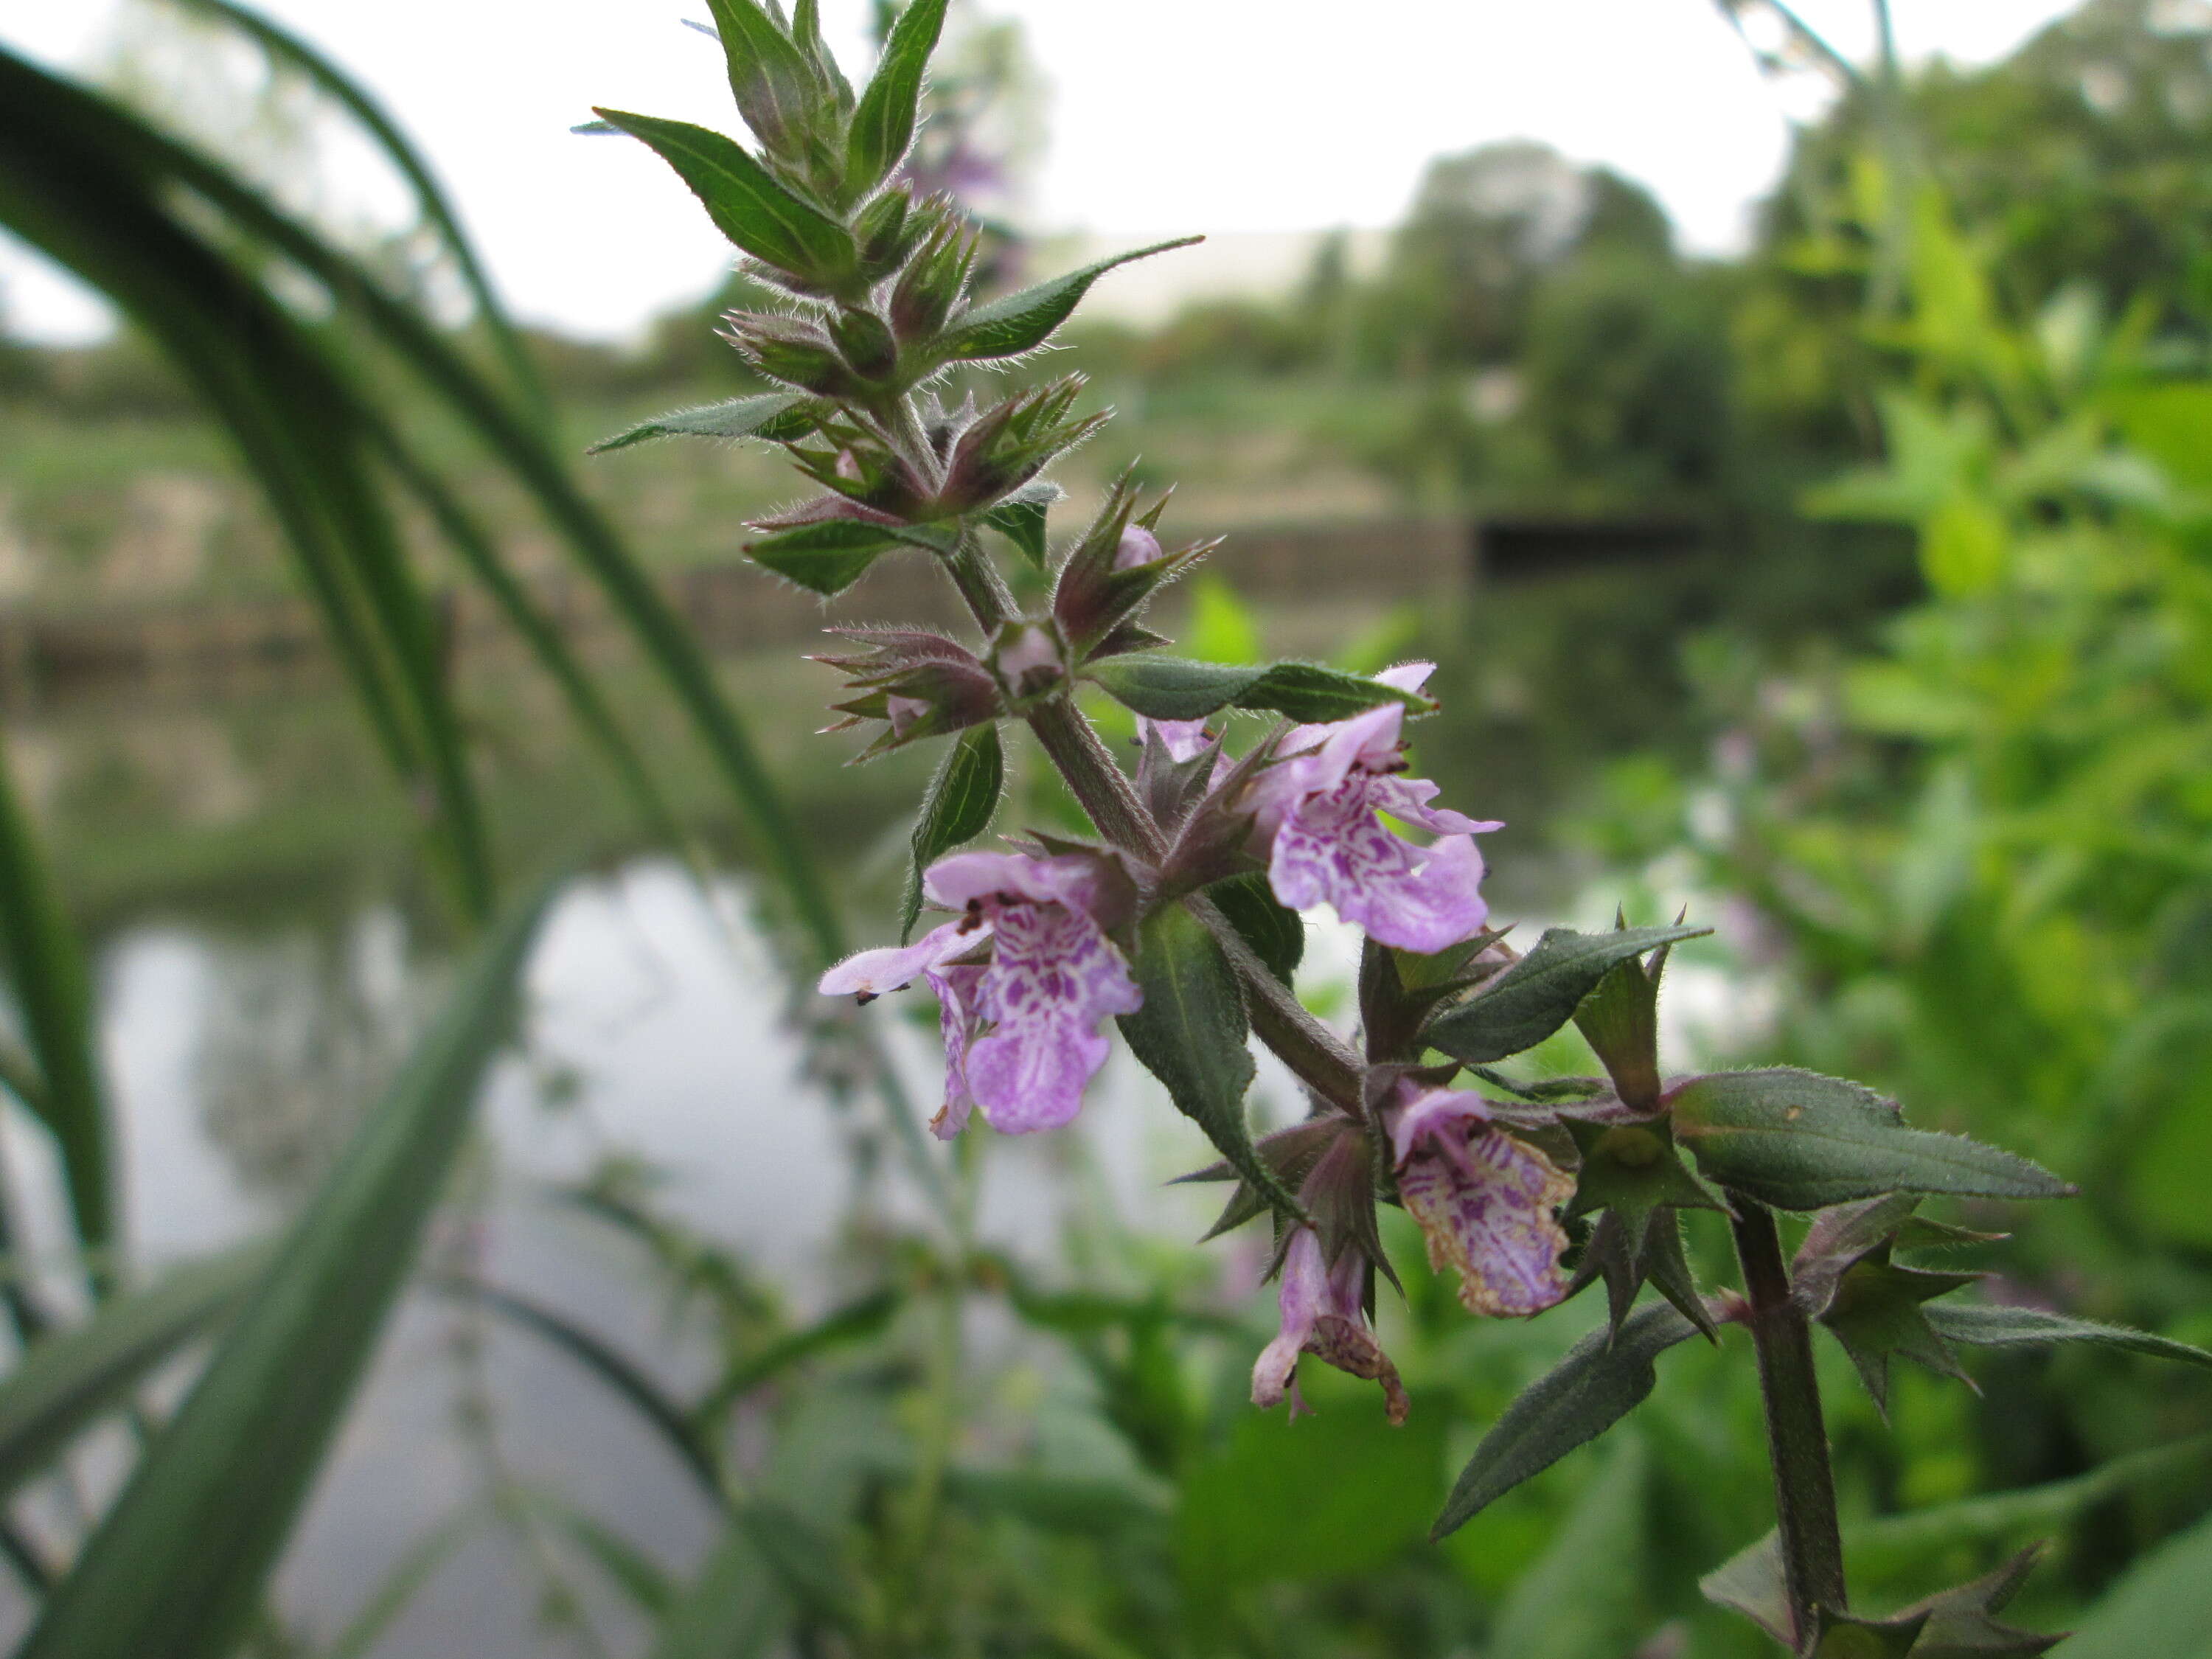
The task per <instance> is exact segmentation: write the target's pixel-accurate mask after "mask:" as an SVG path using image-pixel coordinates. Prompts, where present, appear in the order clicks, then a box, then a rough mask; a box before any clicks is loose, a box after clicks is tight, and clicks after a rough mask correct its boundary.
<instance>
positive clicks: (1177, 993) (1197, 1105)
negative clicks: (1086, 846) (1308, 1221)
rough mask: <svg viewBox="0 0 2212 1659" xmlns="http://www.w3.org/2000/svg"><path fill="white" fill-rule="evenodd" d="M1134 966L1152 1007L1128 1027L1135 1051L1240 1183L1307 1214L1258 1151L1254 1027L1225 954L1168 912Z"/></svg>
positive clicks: (1151, 924) (1125, 1032)
mask: <svg viewBox="0 0 2212 1659" xmlns="http://www.w3.org/2000/svg"><path fill="white" fill-rule="evenodd" d="M1132 965H1133V969H1134V971H1135V975H1136V980H1137V984H1138V987H1139V989H1141V990H1142V991H1143V992H1144V995H1145V1006H1143V1007H1142V1008H1139V1010H1138V1011H1137V1012H1135V1013H1133V1014H1123V1015H1121V1016H1120V1018H1119V1021H1118V1023H1119V1024H1120V1025H1121V1035H1122V1036H1124V1037H1126V1038H1127V1039H1128V1043H1129V1048H1130V1051H1131V1052H1132V1053H1133V1054H1135V1055H1136V1056H1137V1058H1138V1059H1139V1060H1142V1061H1143V1062H1144V1064H1145V1067H1146V1070H1148V1071H1150V1072H1151V1073H1152V1075H1153V1076H1154V1077H1156V1078H1158V1079H1159V1080H1160V1081H1161V1082H1162V1083H1164V1084H1165V1085H1167V1090H1168V1093H1169V1095H1170V1097H1172V1098H1173V1099H1174V1101H1175V1103H1176V1108H1177V1109H1179V1110H1181V1111H1182V1114H1183V1115H1185V1116H1186V1117H1188V1118H1189V1119H1190V1120H1191V1121H1193V1122H1194V1123H1196V1124H1197V1125H1198V1127H1200V1128H1201V1129H1203V1130H1205V1131H1206V1139H1208V1140H1210V1141H1212V1143H1213V1145H1214V1147H1215V1150H1217V1151H1218V1152H1220V1154H1221V1155H1222V1157H1224V1158H1227V1159H1228V1160H1229V1162H1230V1164H1231V1166H1232V1167H1233V1168H1234V1169H1235V1170H1237V1173H1238V1174H1239V1175H1241V1176H1243V1177H1244V1179H1245V1180H1246V1181H1248V1182H1251V1183H1252V1185H1253V1187H1254V1188H1255V1189H1256V1190H1257V1191H1259V1192H1261V1193H1263V1194H1266V1195H1267V1198H1268V1199H1269V1200H1270V1201H1272V1202H1273V1203H1274V1204H1275V1205H1276V1206H1278V1207H1279V1208H1280V1209H1283V1210H1286V1211H1288V1212H1291V1214H1293V1215H1296V1214H1298V1213H1300V1211H1299V1208H1298V1203H1297V1200H1296V1199H1294V1198H1292V1197H1291V1194H1288V1193H1287V1192H1285V1191H1284V1190H1283V1188H1282V1185H1281V1183H1280V1182H1278V1181H1277V1180H1276V1179H1275V1175H1274V1171H1273V1170H1270V1169H1269V1168H1268V1167H1267V1164H1265V1163H1264V1162H1263V1161H1262V1160H1261V1158H1260V1155H1259V1153H1258V1152H1256V1151H1255V1150H1254V1148H1253V1146H1252V1128H1251V1125H1250V1123H1249V1121H1248V1120H1247V1119H1246V1117H1245V1115H1244V1095H1245V1091H1247V1090H1248V1089H1249V1088H1250V1087H1251V1086H1252V1076H1253V1073H1254V1071H1255V1067H1254V1066H1253V1064H1252V1053H1251V1050H1250V1048H1248V1047H1247V1046H1246V1038H1247V1036H1249V1031H1250V1029H1251V1028H1250V1026H1249V1024H1248V1022H1247V1019H1246V1017H1245V1012H1244V997H1243V991H1242V990H1241V989H1239V987H1238V986H1237V975H1236V974H1235V972H1234V971H1233V970H1232V969H1231V967H1230V966H1229V959H1228V957H1225V956H1224V955H1223V954H1222V950H1221V946H1220V945H1218V944H1216V943H1215V942H1214V939H1213V935H1212V934H1211V933H1207V932H1206V928H1205V927H1204V925H1203V924H1202V923H1200V921H1199V920H1198V918H1197V917H1195V916H1194V915H1191V913H1190V912H1189V911H1188V910H1187V909H1185V908H1183V907H1182V905H1180V904H1167V905H1163V906H1162V907H1161V908H1158V910H1155V911H1154V912H1153V913H1152V915H1150V916H1149V917H1147V918H1146V921H1145V922H1144V924H1143V926H1142V927H1139V929H1138V932H1137V959H1136V961H1135V963H1133V964H1132Z"/></svg>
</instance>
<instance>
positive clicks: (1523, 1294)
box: [1392, 1091, 1575, 1317]
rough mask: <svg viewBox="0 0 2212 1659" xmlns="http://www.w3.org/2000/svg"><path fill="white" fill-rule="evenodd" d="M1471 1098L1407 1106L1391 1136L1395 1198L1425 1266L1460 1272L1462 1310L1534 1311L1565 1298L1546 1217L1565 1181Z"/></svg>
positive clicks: (1553, 1220)
mask: <svg viewBox="0 0 2212 1659" xmlns="http://www.w3.org/2000/svg"><path fill="white" fill-rule="evenodd" d="M1479 1099H1480V1097H1476V1096H1469V1095H1465V1094H1453V1093H1449V1092H1446V1091H1436V1092H1432V1093H1430V1094H1426V1095H1422V1096H1419V1097H1415V1098H1414V1099H1413V1101H1411V1102H1409V1103H1407V1106H1406V1107H1405V1108H1404V1109H1403V1114H1402V1115H1401V1116H1400V1117H1399V1119H1398V1121H1397V1123H1396V1125H1395V1127H1394V1129H1393V1133H1392V1141H1393V1144H1394V1146H1395V1149H1396V1151H1397V1154H1398V1160H1399V1162H1398V1195H1399V1196H1400V1197H1401V1199H1403V1200H1405V1205H1406V1209H1407V1213H1408V1214H1410V1215H1411V1216H1412V1217H1413V1219H1414V1220H1416V1221H1418V1222H1419V1223H1420V1225H1421V1233H1422V1236H1423V1237H1425V1238H1426V1240H1427V1241H1428V1247H1429V1265H1430V1266H1431V1267H1433V1268H1435V1269H1436V1270H1437V1272H1439V1273H1441V1272H1443V1269H1444V1268H1446V1267H1456V1268H1457V1269H1458V1270H1459V1275H1460V1287H1459V1299H1460V1301H1461V1302H1462V1304H1464V1305H1465V1306H1466V1307H1467V1308H1468V1310H1469V1311H1470V1312H1474V1313H1479V1314H1489V1315H1492V1316H1499V1317H1511V1316H1522V1315H1527V1314H1534V1313H1541V1312H1542V1311H1543V1310H1545V1309H1547V1308H1548V1307H1551V1306H1552V1305H1553V1304H1555V1303H1557V1302H1558V1301H1559V1299H1560V1298H1561V1297H1564V1296H1565V1294H1566V1288H1567V1279H1566V1274H1565V1273H1564V1272H1563V1271H1562V1270H1561V1268H1560V1267H1559V1257H1560V1255H1561V1254H1562V1253H1563V1252H1564V1251H1565V1249H1566V1248H1567V1234H1566V1230H1565V1228H1564V1227H1562V1226H1560V1225H1559V1219H1558V1218H1557V1217H1556V1216H1554V1215H1553V1211H1554V1210H1556V1209H1557V1208H1558V1207H1559V1206H1560V1205H1562V1204H1564V1203H1565V1202H1566V1201H1567V1200H1568V1198H1569V1197H1570V1196H1571V1194H1573V1192H1574V1189H1575V1183H1574V1180H1573V1177H1571V1176H1568V1175H1566V1174H1565V1173H1563V1172H1562V1171H1561V1170H1559V1167H1558V1166H1557V1165H1555V1164H1553V1162H1552V1161H1551V1159H1549V1158H1547V1157H1545V1156H1544V1154H1543V1153H1542V1152H1541V1151H1539V1150H1538V1149H1537V1148H1536V1147H1534V1146H1530V1145H1529V1144H1528V1142H1526V1141H1524V1140H1522V1139H1518V1138H1516V1136H1513V1135H1510V1134H1508V1133H1506V1132H1505V1131H1504V1130H1503V1129H1500V1128H1498V1127H1495V1126H1494V1125H1491V1124H1488V1123H1485V1122H1483V1121H1480V1120H1481V1118H1482V1113H1481V1112H1480V1110H1479V1109H1477V1108H1475V1107H1474V1106H1472V1105H1470V1104H1469V1103H1470V1102H1474V1101H1478V1100H1479ZM1470 1127H1471V1128H1472V1129H1473V1130H1474V1133H1471V1134H1470V1133H1468V1130H1469V1129H1470Z"/></svg>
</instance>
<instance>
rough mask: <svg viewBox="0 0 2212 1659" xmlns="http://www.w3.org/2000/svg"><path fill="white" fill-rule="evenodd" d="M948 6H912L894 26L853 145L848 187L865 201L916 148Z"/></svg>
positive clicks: (860, 110) (922, 0) (864, 97)
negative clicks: (924, 83)
mask: <svg viewBox="0 0 2212 1659" xmlns="http://www.w3.org/2000/svg"><path fill="white" fill-rule="evenodd" d="M945 3H946V0H912V3H910V4H909V5H908V7H907V8H906V9H905V10H903V11H902V12H901V13H900V14H899V16H898V21H896V23H894V24H892V25H891V32H890V35H889V36H888V37H887V38H886V39H885V40H884V55H883V57H882V58H880V59H878V62H877V64H876V72H875V74H874V75H873V76H872V77H870V79H869V82H868V84H867V88H866V90H865V91H863V92H862V93H861V94H860V102H859V103H858V104H857V105H856V106H854V110H853V126H852V133H851V136H850V137H849V138H848V141H847V149H846V161H845V183H846V187H847V189H848V190H849V191H851V192H852V193H853V194H854V195H855V196H865V195H866V194H867V193H868V191H872V190H873V189H874V188H875V187H876V186H877V185H879V184H881V183H882V182H883V181H884V179H886V178H888V177H889V176H890V172H891V169H892V168H894V167H896V166H898V164H899V162H900V161H902V160H903V159H904V158H905V155H906V152H907V146H908V145H909V144H911V143H913V142H914V120H915V110H916V109H918V108H919V107H920V106H921V77H922V74H923V72H924V71H925V70H927V68H928V67H929V54H930V53H931V52H934V51H936V50H937V37H938V34H939V32H940V31H942V30H943V28H944V27H945Z"/></svg>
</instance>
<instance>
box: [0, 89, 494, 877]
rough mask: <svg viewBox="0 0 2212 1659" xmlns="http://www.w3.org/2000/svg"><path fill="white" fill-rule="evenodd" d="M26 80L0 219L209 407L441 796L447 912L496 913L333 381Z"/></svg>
mask: <svg viewBox="0 0 2212 1659" xmlns="http://www.w3.org/2000/svg"><path fill="white" fill-rule="evenodd" d="M25 70H27V66H24V65H21V64H20V62H19V61H17V60H14V59H11V58H9V56H8V55H7V54H6V53H5V52H0V88H8V90H7V91H5V92H0V217H4V218H5V219H6V221H7V222H9V224H10V225H11V226H12V227H13V228H15V229H16V230H17V231H18V232H19V233H21V234H23V235H24V236H25V237H26V238H27V240H30V241H32V242H33V243H34V244H36V245H37V246H40V247H41V248H42V249H44V250H45V251H46V252H48V253H50V254H52V256H53V257H54V258H56V259H58V261H60V262H61V263H62V264H65V265H67V266H69V267H70V269H72V270H76V272H77V273H78V274H79V275H81V276H84V277H85V278H86V279H87V280H88V281H89V282H91V283H94V285H95V286H97V287H99V288H100V289H102V290H103V291H104V292H106V293H107V294H108V295H110V296H111V297H112V298H113V299H114V300H115V301H116V302H117V303H118V305H119V306H121V307H123V308H124V309H125V311H126V312H127V313H130V314H131V317H132V318H133V319H134V320H136V321H137V322H139V323H140V324H141V325H143V326H144V327H145V328H147V329H148V331H149V332H151V333H152V334H153V335H154V336H155V338H156V339H157V340H158V341H159V342H160V343H161V344H162V346H163V347H164V349H166V350H167V352H168V353H169V355H170V356H172V357H173V359H174V360H175V361H176V362H177V363H178V366H179V368H180V369H182V370H183V372H184V373H185V375H186V377H187V379H189V380H191V381H192V382H193V384H194V385H195V386H196V387H197V389H198V390H199V391H200V392H202V394H203V395H204V396H205V397H206V398H208V399H209V401H210V403H211V404H214V405H215V407H216V410H217V412H218V414H219V415H220V416H222V419H223V422H224V424H225V426H226V427H227V428H228V429H229V431H230V433H231V435H232V436H233V438H234V441H236V443H237V444H238V446H239V448H240V453H241V455H242V456H243V458H244V459H245V460H246V464H247V466H248V468H249V470H250V471H252V472H253V474H254V475H255V477H256V479H257V481H258V482H259V483H261V485H262V487H263V490H264V494H265V495H267V496H268V498H269V500H270V505H271V507H272V508H273V509H274V510H275V511H276V514H277V517H278V519H279V521H280V523H282V524H283V527H284V528H285V530H286V532H287V540H288V542H289V544H291V546H292V548H293V550H294V551H295V554H296V555H297V556H298V558H299V561H300V563H301V570H302V572H303V574H305V575H306V577H307V581H308V586H309V590H310V592H311V594H312V595H313V597H314V598H315V599H316V600H317V602H318V604H319V606H320V608H321V610H322V612H323V616H324V620H325V626H326V627H327V628H328V629H330V632H331V638H332V641H333V643H334V644H335V645H336V646H337V648H338V651H339V655H340V659H341V660H342V661H343V663H344V664H345V665H347V667H348V669H349V671H350V672H351V674H352V676H353V678H354V680H355V684H356V690H358V691H359V692H360V693H361V695H362V698H363V701H364V703H365V706H366V707H367V708H368V713H369V714H370V717H371V720H372V723H373V725H374V727H375V729H376V730H377V732H378V734H379V737H380V740H381V741H382V743H383V744H384V746H385V748H386V752H387V755H388V757H389V758H390V759H391V760H392V763H393V765H394V766H395V768H396V769H398V770H399V772H400V774H401V775H402V777H403V778H405V779H415V780H419V781H421V782H422V784H425V785H427V786H428V788H429V790H430V791H431V792H432V793H434V794H435V799H436V802H437V805H438V813H437V817H436V819H435V824H434V828H435V830H436V831H437V832H438V833H437V836H436V837H435V839H436V840H438V841H441V842H444V843H445V844H444V846H443V847H442V848H441V852H442V854H443V855H444V857H445V860H446V866H447V872H448V874H449V878H450V880H451V882H452V884H453V890H454V893H455V896H456V899H457V902H459V904H460V905H461V907H462V908H463V910H464V913H465V914H468V915H475V916H478V917H481V916H483V915H488V914H489V909H490V906H491V878H490V861H489V851H488V848H487V847H486V844H485V838H484V834H483V822H482V816H481V812H480V811H479V809H478V807H477V803H476V799H475V793H474V790H473V787H471V783H470V781H469V777H468V772H467V766H466V761H465V755H464V754H463V751H462V748H461V742H460V737H459V720H458V718H457V716H456V715H455V714H454V713H453V708H452V706H451V701H450V699H449V698H448V697H447V695H446V690H445V686H444V684H443V671H442V665H441V661H440V659H439V653H438V649H437V643H436V639H435V630H434V629H432V627H431V625H430V622H429V614H428V609H427V607H426V606H425V605H424V604H423V602H422V596H421V593H420V591H419V588H418V587H417V586H416V584H415V581H414V579H413V577H412V575H411V574H410V571H409V570H408V568H407V566H406V562H405V558H404V552H403V551H402V550H401V548H400V546H399V544H398V538H397V535H396V532H394V530H393V527H392V524H391V522H390V518H389V514H388V513H387V512H386V508H385V507H384V504H383V502H382V501H381V499H380V495H378V492H377V489H376V485H375V481H374V477H372V476H370V474H369V471H368V453H367V451H366V448H365V447H364V442H363V440H362V435H361V434H360V433H359V432H358V431H357V430H356V429H355V428H354V426H353V424H352V423H351V422H349V421H347V419H346V418H345V416H346V411H347V410H348V408H349V403H350V400H349V398H347V397H346V396H345V383H344V377H343V370H341V369H340V368H338V366H337V363H336V362H335V361H334V359H333V358H332V357H331V355H330V354H329V353H328V352H327V351H325V350H324V349H322V348H320V347H319V345H318V344H317V343H315V342H314V341H313V339H311V338H310V337H309V336H308V335H307V333H306V331H304V330H302V329H301V327H300V326H299V325H297V324H295V323H294V322H293V321H292V320H291V319H290V318H289V316H288V315H287V314H286V313H284V312H283V309H282V308H281V307H279V306H278V305H277V304H276V301H274V300H273V299H271V298H270V296H269V295H268V294H267V293H266V292H265V291H264V290H263V289H262V288H261V287H260V286H259V285H258V282H257V281H256V279H255V278H254V277H253V276H251V275H249V274H247V273H246V272H244V271H242V270H240V269H239V268H238V267H237V266H236V265H235V264H234V262H233V261H232V260H230V259H229V258H228V257H227V256H226V255H224V254H222V253H221V252H217V251H216V249H215V248H214V247H212V246H210V245H209V244H207V243H206V242H205V241H204V240H203V239H201V238H200V237H199V236H197V234H195V233H194V232H192V231H191V230H190V229H188V228H185V226H184V225H183V224H182V223H181V222H179V221H177V220H176V219H175V218H173V216H171V215H169V214H168V213H167V212H166V211H165V210H163V209H162V208H161V206H160V205H159V204H157V203H156V202H155V199H154V190H155V185H154V183H153V182H151V181H149V180H148V179H145V178H144V177H142V176H140V175H139V174H138V173H135V172H133V171H132V170H131V168H130V167H129V165H128V161H129V157H128V152H127V150H126V151H125V156H124V161H122V162H121V163H118V161H117V159H116V157H115V155H113V154H112V153H103V152H102V150H101V149H100V148H99V147H98V144H97V137H98V128H99V125H100V117H99V115H98V113H97V111H98V106H97V105H94V106H93V107H94V111H95V115H94V118H92V119H91V120H89V121H86V122H77V123H75V124H73V122H72V118H73V117H75V116H76V115H78V114H81V113H82V110H83V106H85V104H86V103H87V102H88V100H85V99H84V98H83V97H82V94H78V95H77V96H76V98H75V99H74V100H70V99H64V100H60V101H59V106H58V108H56V109H55V110H53V111H52V112H51V113H52V115H53V117H54V118H53V119H52V121H50V122H47V123H46V124H44V125H39V124H38V122H39V118H40V115H41V114H43V113H46V111H45V110H44V108H43V106H41V104H40V100H39V99H38V98H37V97H36V96H33V98H31V99H30V100H28V101H27V102H25V101H23V100H16V99H15V98H14V97H13V95H12V94H13V91H14V89H15V88H14V85H13V83H14V82H15V81H16V80H18V79H20V76H19V74H18V71H25ZM27 72H28V73H30V74H32V76H33V78H34V79H36V78H43V77H37V76H36V73H35V71H27ZM36 90H37V89H36V88H33V92H34V93H35V92H36ZM26 121H28V122H29V123H31V124H32V125H30V126H27V125H25V122H26ZM88 131H89V132H90V133H91V135H92V137H93V140H94V142H93V143H86V142H84V141H85V140H86V138H87V134H88ZM112 149H114V147H113V146H110V147H109V150H110V151H112Z"/></svg>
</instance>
